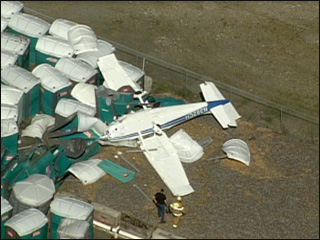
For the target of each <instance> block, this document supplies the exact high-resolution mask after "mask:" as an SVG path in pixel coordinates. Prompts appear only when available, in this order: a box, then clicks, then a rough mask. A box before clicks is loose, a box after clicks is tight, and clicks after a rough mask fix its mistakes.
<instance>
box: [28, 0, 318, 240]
mask: <svg viewBox="0 0 320 240" xmlns="http://www.w3.org/2000/svg"><path fill="white" fill-rule="evenodd" d="M23 2H24V3H25V5H26V6H27V7H30V8H33V9H35V10H37V11H39V12H42V13H44V14H47V15H50V16H52V17H54V18H66V19H69V20H72V21H75V22H77V23H83V24H87V25H89V26H91V27H92V28H93V29H94V30H95V32H96V33H97V34H98V35H101V36H105V37H107V38H109V39H112V40H114V41H117V42H119V43H122V44H124V45H126V46H129V47H131V48H134V49H137V50H140V51H142V52H144V53H147V54H150V55H153V56H156V57H159V58H161V59H164V60H166V61H168V62H171V63H175V64H177V65H180V66H183V67H186V68H188V69H190V70H193V71H196V72H199V73H201V74H204V75H209V76H211V77H214V78H215V79H217V80H220V81H224V82H227V83H229V84H232V85H234V86H237V87H239V88H242V89H244V90H247V91H250V92H254V93H256V94H258V95H260V96H263V97H267V98H269V99H271V100H273V101H276V102H278V103H281V104H284V105H289V106H291V107H303V108H306V110H307V111H309V112H311V113H313V114H314V115H318V114H319V90H318V88H319V68H318V66H319V3H318V2H280V3H277V2H197V3H196V2H93V1H90V2H67V1H64V2H43V1H41V2H27V1H23ZM213 122H214V120H213V119H212V117H210V116H207V117H205V118H204V119H203V120H200V119H199V120H196V121H191V122H189V123H186V124H184V125H182V126H179V127H177V128H175V129H173V130H170V131H171V132H170V133H172V132H175V131H176V130H178V129H179V128H180V127H182V128H184V129H185V130H186V131H187V132H188V133H189V134H190V135H191V136H192V137H193V138H194V139H197V138H199V137H203V136H207V135H210V136H212V137H213V139H214V143H213V144H212V145H211V146H210V147H209V148H208V149H206V155H205V156H204V158H203V159H201V160H199V161H198V162H196V163H194V164H189V165H188V164H185V165H184V166H185V169H186V173H187V175H188V177H189V179H190V182H191V185H192V186H193V187H194V189H195V190H196V192H195V193H194V194H191V195H190V196H187V197H185V198H184V202H185V204H186V208H187V209H188V214H187V215H186V217H185V219H184V220H183V222H182V225H181V228H179V229H177V231H176V233H177V234H179V235H182V236H186V237H188V238H319V162H318V161H319V160H318V159H319V147H318V146H314V145H306V144H301V143H300V142H296V141H295V140H294V139H289V138H286V137H284V136H281V135H278V134H276V133H273V132H272V131H270V130H268V129H265V128H260V127H258V126H255V125H253V124H251V123H248V122H245V121H242V120H240V122H239V127H238V128H237V129H233V130H230V131H227V133H225V132H223V131H221V129H220V128H219V127H218V125H217V124H212V123H213ZM230 138H240V139H243V140H245V141H246V142H247V143H248V144H249V146H250V149H251V151H252V162H251V165H250V167H246V166H244V165H242V164H240V163H238V162H235V161H230V160H223V161H222V162H220V163H217V164H213V163H212V164H211V163H210V164H209V163H208V162H207V161H205V159H206V157H210V156H217V155H220V154H221V145H222V144H223V143H224V142H225V141H226V140H228V139H230ZM117 150H118V149H117ZM117 150H115V149H113V148H105V149H104V150H103V151H102V152H101V153H100V154H99V155H98V156H97V158H101V159H105V158H109V159H111V160H113V161H116V162H117V161H118V163H119V164H121V165H124V166H125V164H124V163H123V162H121V160H116V159H114V158H113V155H114V153H115V151H117ZM133 157H134V158H135V159H133ZM128 158H129V159H130V160H131V161H134V162H135V164H136V165H137V166H138V167H139V168H140V170H141V172H142V173H141V174H138V175H137V178H136V179H135V180H134V181H135V183H137V184H139V185H140V186H144V188H145V190H146V191H147V192H148V193H149V194H150V195H152V194H154V192H155V191H157V190H158V188H159V187H163V183H162V181H161V179H160V178H159V177H158V176H157V175H156V174H155V172H154V170H153V169H152V168H151V166H150V165H149V164H148V162H147V160H146V159H145V158H144V156H143V155H142V154H137V155H128ZM127 167H128V166H127ZM145 184H146V185H145ZM62 190H67V191H72V192H73V193H76V194H78V195H79V196H81V197H84V198H87V199H88V200H92V201H98V202H100V203H103V204H106V205H108V206H110V207H112V208H115V209H118V210H120V211H124V212H127V213H129V214H132V215H134V216H136V217H138V218H140V219H143V220H145V221H147V222H149V223H152V224H157V218H156V211H155V209H154V206H153V205H152V204H149V203H147V202H146V201H145V199H144V198H143V197H142V196H141V195H139V194H138V193H137V192H136V190H135V189H134V188H132V184H120V183H119V182H118V181H116V180H115V179H113V178H111V177H110V176H105V177H104V178H103V179H101V180H100V181H99V182H97V183H95V184H92V185H89V186H87V187H84V186H82V185H81V184H80V183H75V182H66V183H65V184H64V185H63V187H62ZM167 192H168V191H167ZM168 196H169V198H170V199H171V200H172V199H173V198H172V196H170V194H168ZM168 222H169V223H170V219H169V221H168ZM169 223H168V224H165V225H161V226H160V227H163V228H165V229H167V230H169V231H172V228H171V226H170V225H169Z"/></svg>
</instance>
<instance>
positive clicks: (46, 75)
mask: <svg viewBox="0 0 320 240" xmlns="http://www.w3.org/2000/svg"><path fill="white" fill-rule="evenodd" d="M32 74H33V75H35V76H36V77H37V78H39V79H40V82H41V110H42V112H43V113H44V114H48V115H51V116H52V115H53V114H54V111H55V108H56V105H57V103H58V101H59V100H60V99H61V98H69V97H70V91H71V87H72V84H71V82H70V81H69V79H68V78H66V77H65V76H64V75H63V74H62V73H61V72H60V71H59V70H58V69H56V68H54V67H52V66H51V65H49V64H41V65H39V66H37V67H36V68H34V69H33V71H32Z"/></svg>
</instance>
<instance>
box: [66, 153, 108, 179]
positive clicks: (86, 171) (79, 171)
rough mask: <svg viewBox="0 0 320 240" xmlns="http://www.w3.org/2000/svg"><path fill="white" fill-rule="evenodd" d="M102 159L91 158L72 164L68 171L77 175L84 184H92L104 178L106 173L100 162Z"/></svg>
mask: <svg viewBox="0 0 320 240" xmlns="http://www.w3.org/2000/svg"><path fill="white" fill-rule="evenodd" d="M100 162H102V160H100V159H90V160H87V161H82V162H78V163H76V164H74V165H72V166H71V167H70V168H69V169H68V171H69V172H71V173H72V174H73V175H74V176H76V177H77V178H78V179H79V180H80V181H81V182H82V184H83V185H87V184H91V183H94V182H96V181H97V180H99V179H100V178H102V177H103V176H104V175H105V174H106V173H105V171H103V170H102V169H101V168H100V167H99V166H98V164H99V163H100Z"/></svg>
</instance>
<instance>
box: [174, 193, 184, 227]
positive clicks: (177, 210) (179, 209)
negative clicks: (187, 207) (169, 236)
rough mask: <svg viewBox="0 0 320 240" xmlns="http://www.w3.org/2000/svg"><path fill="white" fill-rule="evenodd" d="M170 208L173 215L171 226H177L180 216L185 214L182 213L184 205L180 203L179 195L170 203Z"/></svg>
mask: <svg viewBox="0 0 320 240" xmlns="http://www.w3.org/2000/svg"><path fill="white" fill-rule="evenodd" d="M170 210H171V212H172V215H173V217H174V218H173V225H172V227H174V228H177V227H178V225H179V223H180V221H181V220H182V216H183V215H185V213H184V206H183V204H182V199H181V197H180V196H179V197H177V201H176V202H174V203H171V204H170Z"/></svg>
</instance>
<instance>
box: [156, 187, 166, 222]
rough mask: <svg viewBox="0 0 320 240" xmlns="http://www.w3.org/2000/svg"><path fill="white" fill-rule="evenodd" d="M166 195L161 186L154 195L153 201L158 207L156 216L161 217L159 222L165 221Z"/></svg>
mask: <svg viewBox="0 0 320 240" xmlns="http://www.w3.org/2000/svg"><path fill="white" fill-rule="evenodd" d="M166 199H167V197H166V195H165V194H164V189H163V188H161V190H160V192H157V193H156V194H155V195H154V203H155V204H156V205H157V208H158V217H159V218H160V219H161V221H160V223H165V222H166V221H165V215H166V210H167V202H166Z"/></svg>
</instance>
